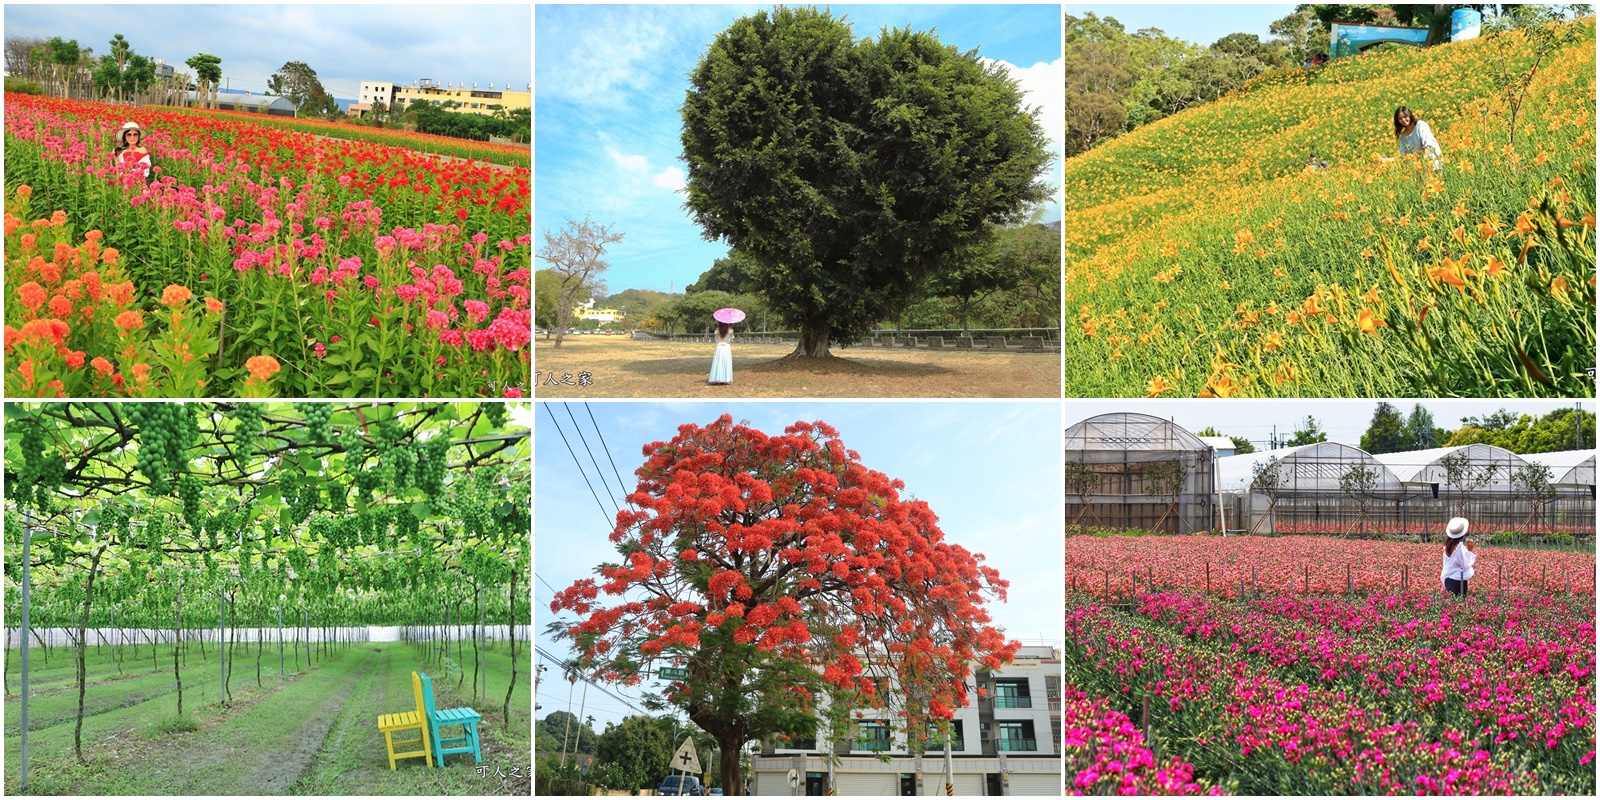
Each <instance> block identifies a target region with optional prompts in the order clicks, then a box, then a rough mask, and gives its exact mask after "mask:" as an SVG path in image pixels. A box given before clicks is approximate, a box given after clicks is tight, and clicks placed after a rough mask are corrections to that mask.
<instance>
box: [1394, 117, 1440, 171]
mask: <svg viewBox="0 0 1600 800" xmlns="http://www.w3.org/2000/svg"><path fill="white" fill-rule="evenodd" d="M1394 139H1395V142H1396V143H1398V144H1399V145H1400V155H1403V156H1408V155H1412V154H1413V153H1418V154H1422V155H1426V156H1427V157H1428V160H1429V161H1431V162H1433V168H1434V169H1435V170H1438V169H1440V168H1442V167H1443V165H1444V162H1443V157H1442V155H1441V154H1440V151H1439V140H1438V139H1435V138H1433V129H1432V128H1430V127H1428V123H1426V122H1423V121H1422V120H1420V119H1417V115H1416V114H1413V113H1411V109H1409V108H1406V107H1405V106H1401V107H1399V108H1397V109H1395V110H1394Z"/></svg>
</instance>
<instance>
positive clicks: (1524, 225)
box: [1511, 211, 1534, 236]
mask: <svg viewBox="0 0 1600 800" xmlns="http://www.w3.org/2000/svg"><path fill="white" fill-rule="evenodd" d="M1511 230H1512V231H1513V232H1516V233H1520V234H1522V235H1524V236H1526V235H1528V234H1530V233H1533V231H1534V227H1533V217H1530V216H1528V212H1526V211H1524V212H1522V213H1521V214H1518V215H1517V225H1516V227H1514V228H1512V229H1511Z"/></svg>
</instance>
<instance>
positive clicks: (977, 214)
mask: <svg viewBox="0 0 1600 800" xmlns="http://www.w3.org/2000/svg"><path fill="white" fill-rule="evenodd" d="M689 81H690V88H689V92H688V94H687V96H686V97H685V99H684V103H683V112H682V113H683V133H682V141H683V149H684V159H685V161H686V162H687V164H688V184H687V193H688V202H687V206H688V208H689V211H690V213H691V214H692V215H693V217H694V219H695V221H696V222H697V223H698V224H699V225H700V226H701V228H702V229H703V230H704V233H705V235H706V236H707V237H708V238H711V239H716V240H721V241H725V242H727V243H728V244H730V245H732V246H733V247H734V248H736V249H738V250H740V251H742V252H744V253H746V254H748V255H749V256H751V257H752V258H753V259H754V261H755V262H756V264H757V265H758V266H759V269H760V279H761V289H762V296H763V297H764V298H765V300H766V301H767V303H768V305H769V306H770V307H771V309H772V311H773V313H774V314H775V315H776V316H777V317H778V318H779V319H780V320H781V321H782V322H783V323H784V324H786V325H789V326H793V327H796V328H798V329H799V330H800V341H799V344H798V346H797V347H796V348H795V351H794V353H793V354H792V356H791V357H824V356H827V355H828V354H829V344H830V342H840V343H844V344H849V343H852V342H855V341H858V340H859V339H860V338H861V337H862V336H863V335H864V334H865V333H866V331H867V330H868V329H869V328H870V326H871V325H872V324H873V323H874V322H876V321H878V320H880V319H883V318H885V317H887V316H888V315H889V314H890V313H891V312H892V311H893V310H894V309H897V308H900V307H902V306H903V305H904V303H905V302H906V301H907V300H908V299H909V298H911V297H912V296H913V295H914V294H915V293H916V292H917V291H918V288H919V286H920V285H921V283H922V281H923V280H924V279H925V278H926V277H927V276H928V275H929V274H931V273H933V272H934V271H936V270H940V269H945V268H948V267H949V266H950V264H951V262H952V260H953V259H954V258H955V257H957V256H958V255H959V254H961V253H962V252H963V251H964V250H965V248H967V247H969V246H970V245H972V244H974V243H976V242H978V241H981V240H982V239H984V238H985V237H986V236H988V235H989V233H990V231H991V230H992V229H993V228H994V226H996V225H1002V224H1007V223H1014V222H1019V221H1021V219H1022V218H1023V215H1024V213H1025V212H1026V210H1027V208H1028V206H1030V205H1031V204H1032V203H1035V202H1038V201H1040V200H1043V199H1044V198H1045V197H1046V196H1047V194H1048V191H1047V187H1046V185H1045V184H1044V182H1043V181H1042V175H1043V173H1044V169H1045V167H1046V165H1047V164H1048V163H1049V161H1050V158H1051V156H1050V154H1049V152H1048V148H1047V141H1046V139H1045V136H1044V133H1043V129H1042V127H1041V126H1040V124H1039V122H1038V121H1037V120H1036V119H1035V118H1034V116H1033V115H1032V114H1031V113H1030V110H1029V109H1027V108H1025V107H1024V106H1023V96H1022V91H1021V90H1020V89H1019V88H1018V86H1017V83H1016V81H1014V80H1013V79H1011V78H1010V77H1009V76H1008V75H1007V73H1006V72H1005V70H1004V67H1001V66H998V65H994V64H990V63H986V62H985V61H984V60H983V59H981V58H979V56H978V54H977V51H975V50H974V51H968V52H962V51H960V50H957V49H956V48H954V47H951V46H949V45H946V44H943V43H941V42H940V41H939V40H938V38H937V37H935V36H934V35H933V34H932V33H929V32H923V31H912V30H910V29H894V30H887V29H886V30H884V31H882V32H881V33H880V34H879V36H878V38H877V39H876V40H871V39H863V40H860V41H857V40H856V38H855V36H854V34H853V33H852V31H851V29H850V26H849V25H848V24H846V23H845V21H844V20H842V19H838V18H835V17H834V16H832V15H831V14H830V13H828V12H827V11H822V10H817V9H814V8H786V7H780V8H778V9H776V10H774V11H760V12H757V13H756V14H754V15H751V16H748V17H744V18H742V19H740V20H738V21H736V22H734V23H733V25H732V26H730V27H729V28H728V29H727V30H726V31H723V32H722V33H720V34H718V35H717V38H716V39H715V40H714V41H713V42H712V44H711V46H710V48H709V49H708V50H707V52H706V54H705V55H704V56H702V57H701V59H700V61H699V63H698V64H697V65H696V66H695V68H694V70H693V71H692V72H691V73H690V75H689Z"/></svg>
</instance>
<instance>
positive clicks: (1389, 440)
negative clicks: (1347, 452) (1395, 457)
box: [1361, 403, 1415, 455]
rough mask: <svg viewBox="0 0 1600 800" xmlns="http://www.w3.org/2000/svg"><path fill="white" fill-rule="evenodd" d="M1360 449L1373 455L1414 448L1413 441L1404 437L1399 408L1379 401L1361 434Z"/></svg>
mask: <svg viewBox="0 0 1600 800" xmlns="http://www.w3.org/2000/svg"><path fill="white" fill-rule="evenodd" d="M1361 449H1362V450H1365V451H1367V452H1368V453H1371V454H1373V455H1378V454H1379V453H1398V452H1400V451H1401V450H1413V449H1415V443H1414V442H1411V441H1408V440H1407V439H1406V436H1405V420H1404V418H1402V417H1401V416H1400V409H1398V408H1395V407H1394V406H1392V405H1390V404H1388V403H1379V404H1378V407H1377V408H1375V409H1373V410H1372V421H1371V422H1370V423H1368V424H1367V432H1366V433H1363V434H1361Z"/></svg>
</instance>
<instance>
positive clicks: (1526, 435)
mask: <svg viewBox="0 0 1600 800" xmlns="http://www.w3.org/2000/svg"><path fill="white" fill-rule="evenodd" d="M1461 422H1462V424H1461V427H1460V428H1459V429H1458V430H1456V432H1455V433H1454V434H1453V435H1452V436H1451V437H1450V440H1449V441H1448V442H1447V443H1446V444H1447V445H1448V446H1450V447H1455V446H1457V445H1465V444H1492V445H1495V446H1496V447H1504V448H1505V449H1507V450H1510V451H1511V452H1513V453H1524V454H1526V453H1550V452H1555V451H1559V450H1586V449H1591V448H1593V447H1594V441H1595V439H1594V413H1593V412H1590V411H1578V410H1575V409H1571V408H1558V409H1556V410H1554V411H1552V412H1550V413H1548V414H1545V415H1544V416H1542V417H1534V416H1532V415H1530V414H1523V415H1521V416H1520V417H1518V416H1516V415H1514V414H1511V413H1510V412H1507V411H1505V410H1504V409H1502V410H1500V411H1498V412H1496V413H1494V414H1490V415H1488V416H1486V417H1484V418H1482V419H1479V418H1476V417H1468V418H1466V419H1463V420H1462V421H1461Z"/></svg>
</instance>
